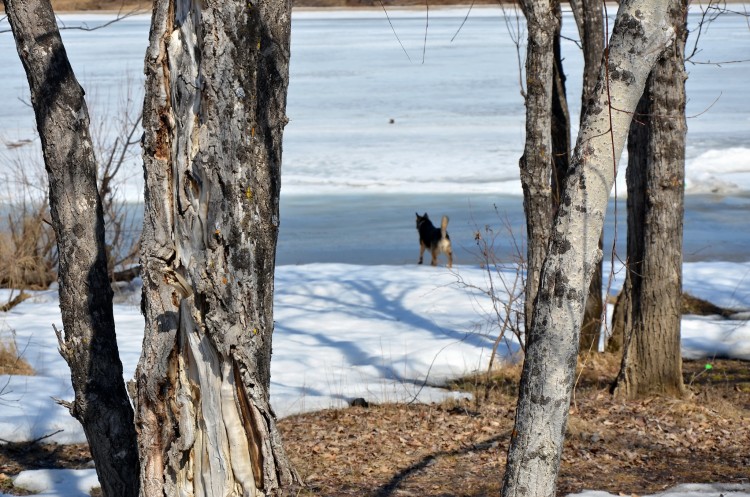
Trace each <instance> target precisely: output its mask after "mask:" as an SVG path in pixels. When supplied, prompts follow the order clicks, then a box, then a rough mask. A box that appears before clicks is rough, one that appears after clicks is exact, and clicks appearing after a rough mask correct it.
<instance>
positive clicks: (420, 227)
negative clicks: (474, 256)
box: [417, 212, 453, 267]
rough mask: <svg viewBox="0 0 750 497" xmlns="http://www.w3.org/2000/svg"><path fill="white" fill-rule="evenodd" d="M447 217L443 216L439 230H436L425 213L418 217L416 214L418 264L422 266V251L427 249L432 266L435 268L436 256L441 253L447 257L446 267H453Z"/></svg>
mask: <svg viewBox="0 0 750 497" xmlns="http://www.w3.org/2000/svg"><path fill="white" fill-rule="evenodd" d="M447 230H448V216H443V221H442V222H441V223H440V228H436V227H435V226H434V225H433V224H432V221H430V218H429V217H427V213H426V212H425V213H424V216H420V215H419V214H418V213H417V231H418V232H419V262H418V264H422V258H423V256H424V251H425V250H426V249H429V251H430V253H431V254H432V262H431V264H432V265H433V266H437V257H438V254H440V253H443V254H445V255H446V256H447V257H448V267H452V266H453V250H452V249H451V237H450V236H448V231H447Z"/></svg>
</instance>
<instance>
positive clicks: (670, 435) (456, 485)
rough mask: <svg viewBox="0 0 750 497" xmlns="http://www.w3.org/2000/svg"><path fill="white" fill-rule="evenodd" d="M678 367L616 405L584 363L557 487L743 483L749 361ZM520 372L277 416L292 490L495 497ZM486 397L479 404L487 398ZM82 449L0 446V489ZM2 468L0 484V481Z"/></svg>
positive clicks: (602, 362)
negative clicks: (418, 396)
mask: <svg viewBox="0 0 750 497" xmlns="http://www.w3.org/2000/svg"><path fill="white" fill-rule="evenodd" d="M705 365H706V362H705V361H702V362H699V361H686V362H685V363H684V375H685V383H686V385H688V386H689V390H690V392H691V396H690V397H689V398H686V399H682V400H674V399H668V398H661V397H653V398H648V399H644V400H639V401H633V402H628V401H623V400H619V399H614V398H612V397H611V396H610V395H609V393H607V387H608V383H609V381H610V379H611V378H613V377H614V374H615V371H616V368H617V361H616V360H615V359H613V358H612V357H606V356H605V357H597V358H596V359H593V360H589V361H586V366H585V367H584V368H582V372H581V375H580V378H579V382H578V387H577V388H576V394H575V399H574V401H573V405H572V406H571V410H570V419H569V426H568V434H567V438H566V444H565V450H564V453H563V460H562V468H561V471H560V478H559V480H558V494H559V495H564V494H568V493H572V492H579V491H581V490H585V489H597V490H606V491H609V492H612V493H615V494H618V493H622V494H625V495H631V494H637V495H642V494H647V493H654V492H658V491H662V490H664V489H665V488H668V487H672V486H674V485H676V484H679V483H707V482H726V483H733V482H735V483H738V482H739V483H748V482H749V481H750V469H749V468H750V363H747V362H742V361H733V360H716V361H711V366H712V367H711V368H710V369H706V367H705ZM517 380H518V369H517V368H514V369H506V370H504V371H502V372H501V373H499V374H497V375H494V376H493V377H492V378H491V379H490V380H489V381H488V380H487V379H486V378H483V377H478V378H473V379H471V380H466V381H463V382H460V383H457V384H456V385H455V387H456V388H461V389H464V390H467V389H471V390H472V391H474V392H475V393H476V398H478V399H481V402H477V401H469V400H465V401H460V402H459V401H454V402H448V403H443V404H435V405H419V404H414V405H371V406H370V407H368V408H365V407H352V408H349V409H340V410H327V411H320V412H315V413H308V414H302V415H299V416H292V417H289V418H285V419H282V420H280V422H279V426H280V428H281V430H282V432H283V436H284V443H285V446H286V448H287V451H288V453H289V455H290V457H291V458H292V460H293V462H294V464H295V466H296V467H297V470H298V471H299V473H300V475H301V476H302V478H303V480H304V482H305V484H306V486H305V487H304V488H302V489H296V490H295V491H294V492H293V493H292V494H291V495H299V496H327V497H344V496H358V497H359V496H362V497H386V496H420V497H421V496H433V497H449V496H462V497H469V496H471V497H479V496H489V495H498V494H499V491H500V486H501V479H502V475H503V472H504V466H505V454H506V451H507V448H508V441H509V438H510V431H511V429H512V426H513V415H514V410H515V402H516V400H515V395H516V382H517ZM485 394H487V399H486V400H484V399H485ZM89 460H90V455H89V453H88V450H87V449H86V447H85V446H82V445H70V446H60V445H46V444H40V443H37V444H2V445H0V490H1V491H4V492H11V493H12V492H15V491H16V490H17V489H16V490H14V489H12V488H11V487H10V486H9V483H5V484H4V483H3V481H5V482H8V480H7V477H8V476H10V475H14V474H17V473H18V472H19V471H21V470H23V469H31V468H50V467H58V468H59V467H74V468H80V467H84V466H86V464H88V462H89ZM4 475H5V480H4V479H3V478H4Z"/></svg>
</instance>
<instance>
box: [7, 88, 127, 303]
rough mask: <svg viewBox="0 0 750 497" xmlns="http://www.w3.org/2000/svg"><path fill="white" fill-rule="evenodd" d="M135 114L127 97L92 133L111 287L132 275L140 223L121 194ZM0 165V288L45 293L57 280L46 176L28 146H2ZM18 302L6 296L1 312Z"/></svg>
mask: <svg viewBox="0 0 750 497" xmlns="http://www.w3.org/2000/svg"><path fill="white" fill-rule="evenodd" d="M127 86H128V87H129V86H132V85H127ZM136 108H137V104H136V103H135V101H134V99H132V98H130V97H129V96H128V97H127V98H126V99H124V100H123V101H122V102H121V103H120V105H119V109H118V110H117V112H110V111H109V110H105V112H104V113H103V116H102V117H101V118H99V119H97V122H98V123H99V124H98V126H97V127H96V128H95V129H94V130H93V135H94V144H95V149H96V155H97V157H98V162H99V164H100V167H99V176H98V177H99V194H100V196H101V198H102V206H103V210H104V222H105V232H106V235H105V237H106V249H107V254H108V270H109V274H110V280H112V281H118V280H122V279H126V280H129V279H132V278H133V277H134V276H135V275H137V267H136V266H137V263H138V253H139V246H140V220H139V219H137V217H136V214H135V213H134V210H133V209H132V208H131V206H130V205H129V204H128V203H127V199H126V198H125V194H124V193H123V191H122V186H123V185H124V184H125V182H127V181H128V180H129V179H132V178H127V177H125V176H124V171H123V166H124V165H126V164H127V163H129V162H132V161H135V160H138V155H139V154H140V148H139V147H138V144H139V139H140V135H141V129H142V128H141V116H140V113H139V112H136V111H134V110H133V109H136ZM110 114H114V115H115V116H116V117H115V118H112V117H111V115H110ZM0 160H3V161H4V162H6V164H8V165H9V170H10V173H9V174H8V175H7V177H6V181H5V184H6V187H7V192H6V195H5V196H6V197H7V198H8V204H7V205H5V206H3V208H2V212H3V218H4V219H2V221H0V286H1V287H4V288H13V289H18V290H20V292H21V295H23V292H24V291H25V290H39V289H45V288H47V287H49V285H50V284H52V283H53V282H55V281H56V280H57V262H58V261H57V244H56V240H55V235H54V230H53V229H52V226H51V223H50V218H49V216H50V214H49V202H48V193H47V186H46V185H47V179H46V173H45V171H44V166H43V163H42V161H41V157H39V154H38V149H37V147H36V146H35V143H34V142H33V141H24V142H18V143H6V152H5V153H3V154H2V155H0ZM17 297H18V295H11V299H10V300H9V301H8V303H7V304H6V306H10V305H11V302H13V300H12V299H14V298H17ZM21 300H22V299H21ZM18 302H20V300H18Z"/></svg>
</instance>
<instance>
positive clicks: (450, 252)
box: [446, 248, 453, 268]
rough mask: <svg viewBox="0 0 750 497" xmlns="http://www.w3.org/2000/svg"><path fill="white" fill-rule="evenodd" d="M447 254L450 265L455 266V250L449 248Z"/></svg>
mask: <svg viewBox="0 0 750 497" xmlns="http://www.w3.org/2000/svg"><path fill="white" fill-rule="evenodd" d="M446 254H447V255H448V267H449V268H451V267H453V251H452V250H451V249H450V248H449V249H448V252H446Z"/></svg>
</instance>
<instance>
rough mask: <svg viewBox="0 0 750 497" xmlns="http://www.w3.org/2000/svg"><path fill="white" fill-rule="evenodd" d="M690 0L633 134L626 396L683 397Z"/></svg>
mask: <svg viewBox="0 0 750 497" xmlns="http://www.w3.org/2000/svg"><path fill="white" fill-rule="evenodd" d="M686 17H687V0H671V1H670V3H669V22H670V23H672V24H673V25H674V26H675V31H676V33H677V37H676V41H675V43H674V44H673V45H672V46H671V47H670V48H669V49H668V50H667V51H665V52H664V54H663V56H662V57H661V58H660V59H659V61H658V62H657V64H656V66H655V67H654V69H653V70H652V71H651V75H650V76H649V79H648V83H647V84H646V91H645V92H644V94H643V96H642V97H641V101H640V103H639V105H638V109H637V113H636V115H635V117H634V119H633V122H632V124H631V126H630V134H629V136H628V169H627V182H628V257H627V261H628V265H627V276H626V279H625V285H624V287H623V291H622V292H621V294H620V297H619V298H618V305H617V307H616V310H617V311H616V312H617V316H615V317H614V319H613V322H614V323H615V324H616V326H618V329H616V330H614V333H615V335H616V336H620V337H624V347H623V360H622V368H621V371H620V374H619V376H618V379H617V391H618V393H619V394H622V395H624V396H627V397H630V398H634V397H638V396H640V395H644V394H653V393H658V394H667V395H674V396H681V395H682V394H683V392H684V387H683V383H682V355H681V350H680V324H681V318H682V313H681V307H682V304H681V303H682V300H681V296H682V226H683V213H684V190H685V135H686V132H687V125H686V122H685V79H687V75H686V73H685V41H686V38H687V25H686Z"/></svg>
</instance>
